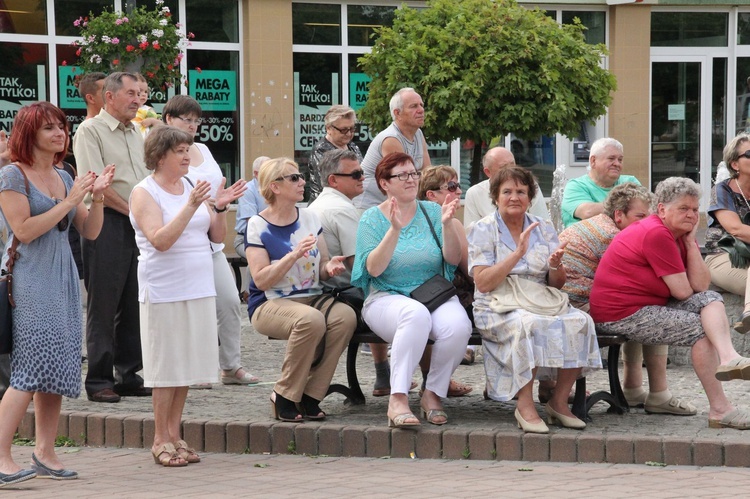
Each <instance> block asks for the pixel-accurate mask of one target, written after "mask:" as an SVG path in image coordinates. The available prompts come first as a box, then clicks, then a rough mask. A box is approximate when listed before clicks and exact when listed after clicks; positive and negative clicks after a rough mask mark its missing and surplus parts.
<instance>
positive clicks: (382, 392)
mask: <svg viewBox="0 0 750 499" xmlns="http://www.w3.org/2000/svg"><path fill="white" fill-rule="evenodd" d="M418 384H419V383H417V382H416V381H412V382H411V386H410V387H409V391H412V390H414V389H415V388H416V387H417V385H418ZM390 394H391V387H390V386H389V387H388V388H373V389H372V396H373V397H385V396H387V395H390Z"/></svg>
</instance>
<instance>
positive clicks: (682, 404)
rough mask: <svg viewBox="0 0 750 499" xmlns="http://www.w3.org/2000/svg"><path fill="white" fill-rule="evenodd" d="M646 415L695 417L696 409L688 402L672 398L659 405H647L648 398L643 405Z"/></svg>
mask: <svg viewBox="0 0 750 499" xmlns="http://www.w3.org/2000/svg"><path fill="white" fill-rule="evenodd" d="M643 408H644V409H645V410H646V412H647V413H648V414H672V415H674V416H695V415H696V414H697V413H698V409H696V408H695V406H694V405H693V404H691V403H690V402H686V401H684V400H681V399H678V398H677V397H672V398H671V399H669V400H667V401H666V402H664V403H661V404H649V403H648V398H646V402H645V403H644V405H643Z"/></svg>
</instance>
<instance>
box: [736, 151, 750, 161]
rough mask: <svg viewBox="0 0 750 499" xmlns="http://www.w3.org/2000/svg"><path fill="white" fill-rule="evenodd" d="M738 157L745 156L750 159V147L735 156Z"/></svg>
mask: <svg viewBox="0 0 750 499" xmlns="http://www.w3.org/2000/svg"><path fill="white" fill-rule="evenodd" d="M740 158H747V159H750V149H748V150H747V151H745V152H743V153H742V154H740V155H739V156H738V157H737V159H740Z"/></svg>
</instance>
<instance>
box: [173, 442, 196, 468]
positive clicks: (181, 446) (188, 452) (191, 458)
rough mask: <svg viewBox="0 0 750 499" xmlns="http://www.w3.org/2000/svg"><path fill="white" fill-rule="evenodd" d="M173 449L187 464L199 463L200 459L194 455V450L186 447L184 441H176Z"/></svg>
mask: <svg viewBox="0 0 750 499" xmlns="http://www.w3.org/2000/svg"><path fill="white" fill-rule="evenodd" d="M174 448H175V450H176V451H177V454H179V456H180V457H181V458H182V459H184V460H185V461H187V462H188V463H189V464H193V463H200V462H201V457H200V456H199V455H198V454H196V453H195V449H191V448H190V447H188V444H187V442H185V441H184V440H178V441H176V442H175V443H174Z"/></svg>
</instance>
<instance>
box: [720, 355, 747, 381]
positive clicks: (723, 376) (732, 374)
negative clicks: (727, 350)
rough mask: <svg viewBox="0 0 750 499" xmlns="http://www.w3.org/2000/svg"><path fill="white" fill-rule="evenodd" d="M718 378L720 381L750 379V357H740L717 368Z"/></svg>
mask: <svg viewBox="0 0 750 499" xmlns="http://www.w3.org/2000/svg"><path fill="white" fill-rule="evenodd" d="M716 379H718V380H719V381H731V380H733V379H744V380H750V359H749V358H747V357H738V358H736V359H734V360H730V361H729V362H727V363H726V364H722V365H720V366H719V367H718V368H717V369H716Z"/></svg>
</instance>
